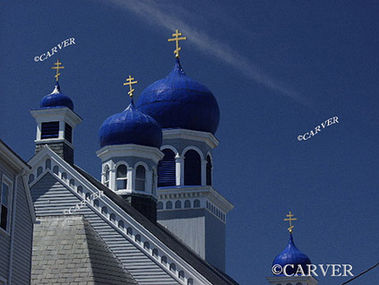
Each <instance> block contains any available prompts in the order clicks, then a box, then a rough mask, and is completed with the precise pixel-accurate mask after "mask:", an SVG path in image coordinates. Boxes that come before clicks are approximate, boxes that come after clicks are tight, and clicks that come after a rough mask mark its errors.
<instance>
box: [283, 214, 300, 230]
mask: <svg viewBox="0 0 379 285" xmlns="http://www.w3.org/2000/svg"><path fill="white" fill-rule="evenodd" d="M286 216H287V218H286V219H284V221H285V222H289V224H290V227H289V228H288V231H289V232H290V234H292V230H293V228H294V226H293V225H292V221H296V220H297V218H293V217H294V215H293V214H292V212H291V211H289V213H288V214H287V215H286Z"/></svg>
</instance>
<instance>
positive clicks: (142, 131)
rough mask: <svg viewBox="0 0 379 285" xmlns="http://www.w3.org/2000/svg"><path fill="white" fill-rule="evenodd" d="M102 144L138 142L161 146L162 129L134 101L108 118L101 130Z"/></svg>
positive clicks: (138, 143) (145, 144) (139, 143)
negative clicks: (138, 108) (137, 107)
mask: <svg viewBox="0 0 379 285" xmlns="http://www.w3.org/2000/svg"><path fill="white" fill-rule="evenodd" d="M99 137H100V146H101V147H103V146H106V145H119V144H137V145H144V146H151V147H157V148H160V147H161V145H162V129H161V127H160V126H159V124H158V123H157V121H156V120H154V119H153V118H152V117H150V116H149V115H146V114H144V113H142V112H140V111H139V110H137V109H136V107H135V106H134V103H133V101H132V102H131V103H130V105H129V106H128V107H127V108H126V109H125V110H124V111H123V112H121V113H117V114H114V115H112V116H110V117H109V118H107V119H106V120H105V121H104V123H103V124H102V125H101V127H100V130H99Z"/></svg>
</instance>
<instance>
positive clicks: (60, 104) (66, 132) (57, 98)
mask: <svg viewBox="0 0 379 285" xmlns="http://www.w3.org/2000/svg"><path fill="white" fill-rule="evenodd" d="M54 65H55V66H53V67H52V69H55V70H56V74H55V80H56V82H55V86H54V89H53V92H51V93H50V94H48V95H46V96H44V97H43V98H42V100H41V102H40V108H37V109H32V110H31V111H30V112H31V114H32V116H33V117H34V119H35V120H36V123H37V134H36V139H35V144H36V150H35V151H36V153H37V152H39V151H40V150H41V149H42V146H43V145H48V146H49V147H50V148H51V149H52V150H53V151H55V152H56V153H57V154H58V155H59V156H61V157H62V158H63V159H64V160H66V161H67V162H68V163H70V164H73V163H74V146H73V131H74V128H75V127H76V125H78V124H79V123H80V122H81V121H82V119H81V118H80V116H79V115H78V114H76V113H75V112H74V104H73V102H72V100H71V99H70V97H68V96H66V95H64V94H63V93H62V92H61V87H60V85H59V77H60V75H61V73H60V72H59V71H60V69H63V68H64V67H63V66H62V63H61V62H60V61H59V60H57V62H56V63H55V64H54Z"/></svg>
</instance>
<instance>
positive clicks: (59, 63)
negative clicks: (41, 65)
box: [51, 59, 64, 82]
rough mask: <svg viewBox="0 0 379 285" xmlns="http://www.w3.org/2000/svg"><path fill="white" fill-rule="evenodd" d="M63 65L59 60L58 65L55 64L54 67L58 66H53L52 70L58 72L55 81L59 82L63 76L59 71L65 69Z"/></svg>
mask: <svg viewBox="0 0 379 285" xmlns="http://www.w3.org/2000/svg"><path fill="white" fill-rule="evenodd" d="M61 64H62V62H60V61H59V59H57V62H56V63H54V65H56V66H53V67H52V68H51V69H56V70H57V71H56V73H55V76H54V77H55V80H56V81H57V82H58V80H59V76H60V75H61V74H60V73H59V69H64V66H61Z"/></svg>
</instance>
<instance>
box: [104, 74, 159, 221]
mask: <svg viewBox="0 0 379 285" xmlns="http://www.w3.org/2000/svg"><path fill="white" fill-rule="evenodd" d="M136 83H137V81H135V80H134V78H133V77H131V76H129V78H127V80H126V82H125V83H124V85H127V86H129V92H128V94H129V96H130V97H131V101H130V104H129V106H128V107H127V108H126V109H125V110H124V111H122V112H120V113H116V114H114V115H112V116H110V117H108V118H107V119H106V120H105V121H104V122H103V124H102V125H101V127H100V130H99V140H100V149H99V150H98V151H97V155H98V157H99V158H100V159H101V161H102V175H101V177H102V178H101V180H102V183H103V184H104V185H105V186H107V187H109V188H110V189H111V190H113V191H114V192H115V193H116V194H118V195H120V196H121V197H122V198H124V199H125V200H126V201H127V202H129V203H130V204H131V205H132V206H133V207H134V208H136V209H137V210H139V211H140V212H141V213H142V214H144V215H145V216H146V217H147V218H149V219H150V220H152V221H154V222H155V221H156V213H157V210H156V201H157V194H156V187H157V185H156V184H157V165H158V162H159V160H160V159H161V158H162V157H163V154H162V152H161V151H160V150H159V148H160V147H161V144H162V130H161V127H160V126H159V124H158V123H157V121H156V120H155V119H154V118H152V117H150V116H149V115H147V114H144V113H143V112H141V111H140V110H137V109H136V108H135V106H134V102H133V92H134V89H133V88H132V85H133V84H136Z"/></svg>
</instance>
